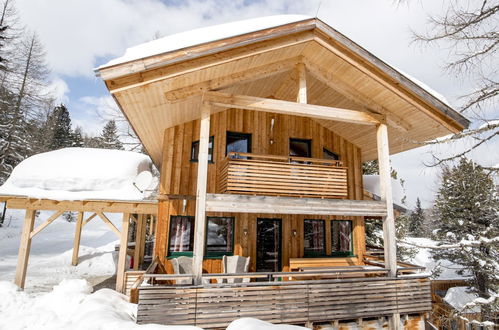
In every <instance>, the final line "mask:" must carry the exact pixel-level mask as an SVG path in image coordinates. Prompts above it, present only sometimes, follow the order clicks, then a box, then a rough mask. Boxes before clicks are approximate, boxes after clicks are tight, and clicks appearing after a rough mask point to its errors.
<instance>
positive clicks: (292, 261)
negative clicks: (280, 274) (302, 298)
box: [289, 257, 361, 272]
mask: <svg viewBox="0 0 499 330" xmlns="http://www.w3.org/2000/svg"><path fill="white" fill-rule="evenodd" d="M349 266H361V265H360V263H359V259H358V258H357V257H345V258H334V257H332V258H289V271H291V272H294V271H300V270H302V269H305V268H309V269H310V268H315V267H342V268H344V267H349Z"/></svg>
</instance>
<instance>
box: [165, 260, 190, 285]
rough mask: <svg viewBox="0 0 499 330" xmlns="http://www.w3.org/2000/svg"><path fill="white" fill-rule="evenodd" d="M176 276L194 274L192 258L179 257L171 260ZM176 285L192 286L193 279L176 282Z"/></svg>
mask: <svg viewBox="0 0 499 330" xmlns="http://www.w3.org/2000/svg"><path fill="white" fill-rule="evenodd" d="M170 262H171V263H172V266H173V273H174V274H192V258H191V257H178V258H173V259H170ZM176 284H192V280H191V279H182V280H176Z"/></svg>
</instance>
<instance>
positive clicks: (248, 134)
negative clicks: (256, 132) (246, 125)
mask: <svg viewBox="0 0 499 330" xmlns="http://www.w3.org/2000/svg"><path fill="white" fill-rule="evenodd" d="M229 136H234V137H240V138H247V140H248V151H246V153H248V154H250V153H251V149H252V144H253V143H252V134H251V133H242V132H233V131H227V133H226V134H225V156H227V155H228V154H229V152H228V150H227V148H228V147H229Z"/></svg>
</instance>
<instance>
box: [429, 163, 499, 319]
mask: <svg viewBox="0 0 499 330" xmlns="http://www.w3.org/2000/svg"><path fill="white" fill-rule="evenodd" d="M434 210H435V216H436V221H437V224H438V228H439V229H438V231H437V232H436V233H435V238H436V239H438V240H439V241H441V242H442V243H443V244H451V245H452V244H453V245H455V246H456V247H455V248H448V247H446V248H444V249H436V250H434V251H433V252H432V254H433V257H434V258H435V259H437V260H440V259H446V260H450V261H451V262H453V263H455V264H458V265H461V266H462V268H463V269H462V270H461V271H459V273H460V274H466V275H469V276H471V277H470V279H469V283H470V286H471V287H472V290H473V291H474V292H475V293H477V294H478V296H479V297H482V298H485V299H487V298H489V297H490V296H492V295H496V294H498V293H499V277H498V276H497V274H499V262H498V261H499V242H498V237H499V220H498V217H497V214H498V211H499V198H498V194H497V191H496V188H495V185H494V182H493V180H492V178H491V177H490V175H489V174H487V173H485V171H484V170H483V169H482V168H481V167H480V166H478V165H476V164H475V163H474V162H473V161H470V160H467V159H465V158H462V159H461V160H460V161H459V163H458V164H457V165H455V166H453V167H447V168H444V169H443V172H442V182H441V187H440V189H439V191H438V194H437V198H436V200H435V206H434ZM497 307H498V306H497V303H496V304H495V305H494V304H492V305H485V306H481V308H482V320H490V316H491V315H492V313H493V312H494V310H495V311H496V312H497V310H498V309H497Z"/></svg>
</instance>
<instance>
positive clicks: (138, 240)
mask: <svg viewBox="0 0 499 330" xmlns="http://www.w3.org/2000/svg"><path fill="white" fill-rule="evenodd" d="M136 228H137V230H136V231H135V251H134V253H133V269H134V270H139V269H140V265H141V264H142V260H143V258H144V248H145V247H144V244H145V241H146V217H145V216H144V214H139V215H138V216H137V227H136Z"/></svg>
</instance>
